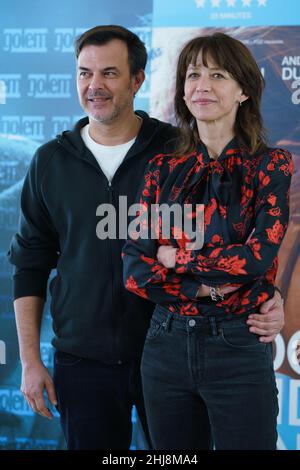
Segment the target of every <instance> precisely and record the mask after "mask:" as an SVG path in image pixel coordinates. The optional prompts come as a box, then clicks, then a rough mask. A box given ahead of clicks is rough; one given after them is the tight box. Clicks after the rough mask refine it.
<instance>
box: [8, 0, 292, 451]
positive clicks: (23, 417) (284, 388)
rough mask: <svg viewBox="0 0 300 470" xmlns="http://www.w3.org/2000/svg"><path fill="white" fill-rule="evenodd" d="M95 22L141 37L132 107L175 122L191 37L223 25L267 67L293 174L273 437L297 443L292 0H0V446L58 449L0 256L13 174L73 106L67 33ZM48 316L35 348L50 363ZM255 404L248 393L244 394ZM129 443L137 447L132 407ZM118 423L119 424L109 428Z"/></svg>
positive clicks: (17, 186)
mask: <svg viewBox="0 0 300 470" xmlns="http://www.w3.org/2000/svg"><path fill="white" fill-rule="evenodd" d="M98 24H121V25H123V26H125V27H128V28H129V29H131V30H132V31H134V32H135V33H137V34H138V35H139V36H140V37H141V39H142V40H143V41H144V42H145V44H146V47H147V50H148V53H149V62H148V66H147V69H146V73H147V79H146V81H145V83H144V85H143V87H142V89H141V90H140V91H139V93H138V95H137V97H136V99H135V108H136V109H144V110H145V111H148V112H150V114H151V115H152V116H154V117H157V118H159V119H162V120H165V121H172V122H174V111H173V105H172V98H173V92H174V71H175V67H176V58H177V55H178V52H179V50H180V47H181V46H182V45H183V44H184V43H185V42H186V41H188V40H189V39H190V38H191V37H193V36H196V35H200V34H206V33H210V32H213V31H215V30H219V31H224V32H226V33H228V34H231V35H232V36H234V37H236V38H238V39H239V40H241V41H243V42H244V43H245V44H246V45H247V46H248V47H249V48H250V49H251V50H252V52H253V54H254V55H255V57H256V60H257V61H258V64H259V66H260V67H261V70H262V72H263V74H264V77H265V79H266V90H265V95H264V100H263V115H264V119H265V123H266V127H267V128H268V129H269V137H270V142H271V145H274V146H275V145H276V146H282V147H285V148H287V149H289V150H290V151H291V152H292V154H293V157H294V162H295V167H296V171H295V175H294V177H293V184H292V190H291V221H290V226H289V229H288V233H287V235H286V237H285V240H284V243H283V246H282V248H281V250H280V266H279V273H278V285H279V286H281V288H282V290H283V291H284V294H285V298H286V302H285V314H286V325H285V327H284V329H283V331H282V333H281V334H280V335H278V336H277V339H276V342H275V343H274V367H275V370H276V374H277V386H278V390H279V402H280V413H279V417H278V433H279V438H278V449H282V450H284V449H300V377H299V375H300V367H299V366H298V365H297V362H296V360H295V344H296V341H297V339H299V338H300V312H299V305H300V289H299V287H298V286H299V284H300V212H299V210H300V209H299V207H300V178H299V168H300V113H299V110H300V107H299V104H300V50H299V44H300V3H299V2H298V0H285V1H284V2H282V1H281V0H143V1H140V0H127V1H126V2H123V1H122V0H103V1H102V0H85V2H82V1H81V0H64V2H58V1H57V0H53V1H52V2H51V3H50V2H48V1H46V0H40V1H38V0H26V1H23V0H15V1H14V2H11V1H9V0H1V15H0V449H53V450H54V449H63V448H65V444H64V440H63V437H62V433H61V430H60V425H59V419H58V414H57V413H56V412H55V418H54V419H53V420H52V421H48V420H47V421H46V420H45V418H41V417H40V416H37V415H34V414H33V412H32V411H31V409H30V407H29V406H28V405H27V402H26V400H25V399H24V397H23V395H22V393H21V392H20V378H21V367H20V362H19V356H18V354H19V352H18V345H17V335H16V328H15V322H14V314H13V306H12V296H11V291H12V288H11V267H10V265H9V264H8V262H7V260H6V252H7V249H8V246H9V242H10V239H11V237H12V235H13V233H14V232H15V231H16V229H17V225H18V213H19V209H18V207H19V197H20V191H21V188H22V182H23V178H24V175H25V172H26V169H27V167H28V164H29V162H30V160H31V158H32V155H33V153H34V151H35V149H36V148H37V147H38V146H39V145H41V144H42V143H44V142H45V141H47V140H49V139H52V138H53V137H55V136H56V135H57V134H58V133H60V132H61V131H63V130H65V129H68V128H71V127H72V126H73V124H74V122H76V121H77V120H78V119H79V118H80V117H81V116H82V115H83V114H82V110H81V108H80V106H79V104H78V99H77V93H76V86H75V56H74V49H73V44H74V39H75V38H76V36H78V35H79V34H81V33H82V32H83V31H85V30H87V29H89V28H91V27H93V26H96V25H98ZM51 338H52V330H51V316H50V312H49V307H48V306H47V308H46V311H45V315H44V320H43V328H42V344H41V353H42V359H43V361H44V363H45V365H46V367H49V369H50V370H51V368H52V358H53V350H52V346H51V344H50V341H51ZM249 406H255V403H252V404H249ZM132 420H133V439H132V446H131V447H132V449H143V448H144V446H145V443H144V440H143V435H142V432H141V429H140V425H139V422H138V420H137V417H136V413H135V410H134V411H133V415H132ZM116 432H117V430H116Z"/></svg>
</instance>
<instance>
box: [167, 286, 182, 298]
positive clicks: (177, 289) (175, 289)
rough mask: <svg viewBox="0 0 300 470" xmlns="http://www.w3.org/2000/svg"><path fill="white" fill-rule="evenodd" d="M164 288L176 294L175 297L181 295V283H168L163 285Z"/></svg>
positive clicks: (169, 292) (171, 293)
mask: <svg viewBox="0 0 300 470" xmlns="http://www.w3.org/2000/svg"><path fill="white" fill-rule="evenodd" d="M163 289H164V290H165V291H166V292H167V294H170V295H174V297H179V294H180V284H170V283H166V284H164V285H163Z"/></svg>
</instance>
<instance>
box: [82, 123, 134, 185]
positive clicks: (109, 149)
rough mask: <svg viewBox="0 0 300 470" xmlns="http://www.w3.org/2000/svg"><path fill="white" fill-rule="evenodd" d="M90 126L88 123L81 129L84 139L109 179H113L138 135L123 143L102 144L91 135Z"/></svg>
mask: <svg viewBox="0 0 300 470" xmlns="http://www.w3.org/2000/svg"><path fill="white" fill-rule="evenodd" d="M89 127H90V125H89V124H87V125H86V126H84V127H83V128H82V129H81V131H80V133H81V137H82V140H83V142H84V143H85V145H86V146H87V148H88V149H89V150H90V151H91V152H92V154H93V155H94V157H95V158H96V160H97V162H98V164H99V166H100V168H101V170H102V171H103V173H104V174H105V176H106V178H107V179H108V181H111V180H112V179H113V176H114V174H115V172H116V171H117V169H118V168H119V166H120V165H121V163H122V161H123V160H124V157H125V155H126V154H127V152H128V150H129V149H130V147H131V146H132V145H133V144H134V142H135V139H136V137H135V138H134V139H132V140H130V141H129V142H126V143H125V144H121V145H102V144H98V143H97V142H95V141H94V140H93V139H92V138H91V137H90V134H89Z"/></svg>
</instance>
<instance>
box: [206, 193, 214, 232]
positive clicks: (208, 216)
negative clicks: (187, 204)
mask: <svg viewBox="0 0 300 470" xmlns="http://www.w3.org/2000/svg"><path fill="white" fill-rule="evenodd" d="M216 208H217V201H216V199H215V198H213V199H212V200H211V201H210V202H209V203H208V204H207V206H206V207H205V209H204V224H205V227H206V226H207V225H210V223H211V218H212V216H213V213H214V212H215V210H216Z"/></svg>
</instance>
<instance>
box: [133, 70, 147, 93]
mask: <svg viewBox="0 0 300 470" xmlns="http://www.w3.org/2000/svg"><path fill="white" fill-rule="evenodd" d="M144 81H145V72H144V70H142V69H141V70H139V71H138V73H136V74H135V75H134V76H133V77H132V86H133V92H134V94H136V93H137V92H138V91H139V89H140V88H141V86H142V85H143V83H144Z"/></svg>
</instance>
